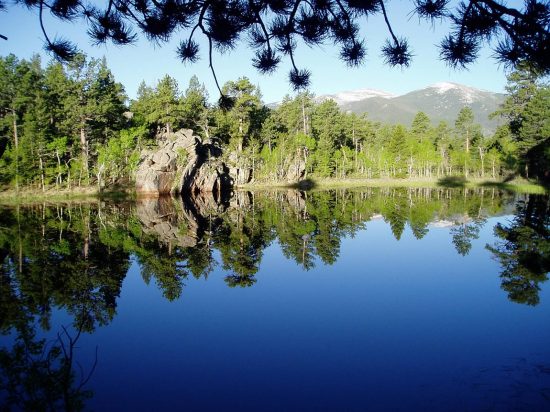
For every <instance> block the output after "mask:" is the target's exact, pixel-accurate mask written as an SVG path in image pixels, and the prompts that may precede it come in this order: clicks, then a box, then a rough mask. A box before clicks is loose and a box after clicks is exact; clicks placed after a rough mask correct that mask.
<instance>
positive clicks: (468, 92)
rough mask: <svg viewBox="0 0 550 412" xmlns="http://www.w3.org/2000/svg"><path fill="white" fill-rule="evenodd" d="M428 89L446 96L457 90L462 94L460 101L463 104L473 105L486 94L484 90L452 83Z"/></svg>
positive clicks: (438, 84) (436, 85) (433, 85)
mask: <svg viewBox="0 0 550 412" xmlns="http://www.w3.org/2000/svg"><path fill="white" fill-rule="evenodd" d="M426 89H427V90H430V91H431V90H434V91H435V92H436V93H437V94H445V93H447V92H449V91H451V90H456V91H457V92H458V93H459V94H460V100H461V101H462V102H463V103H473V102H475V101H476V100H480V99H482V98H483V95H484V93H486V92H485V91H484V90H479V89H474V88H473V87H468V86H464V85H461V84H456V83H450V82H439V83H435V84H432V85H431V86H428V87H427V88H426Z"/></svg>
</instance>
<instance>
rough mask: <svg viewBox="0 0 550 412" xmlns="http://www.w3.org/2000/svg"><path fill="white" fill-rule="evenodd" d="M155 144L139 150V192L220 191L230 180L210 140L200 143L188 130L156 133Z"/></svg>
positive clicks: (153, 193) (144, 193)
mask: <svg viewBox="0 0 550 412" xmlns="http://www.w3.org/2000/svg"><path fill="white" fill-rule="evenodd" d="M157 141H159V146H158V148H157V149H155V150H146V151H143V152H142V154H141V159H140V163H139V165H138V169H137V172H136V191H137V193H138V194H141V195H162V194H168V193H172V194H175V193H182V192H191V193H198V192H221V191H222V190H226V189H228V188H230V187H231V185H232V180H231V179H230V178H229V175H228V174H227V173H226V172H225V171H226V167H225V165H224V164H223V162H222V161H221V159H220V158H219V156H217V155H216V154H215V153H219V152H220V151H219V150H216V147H215V146H213V145H212V144H211V143H207V144H203V143H202V141H201V139H200V137H198V136H195V135H194V134H193V131H192V130H189V129H182V130H178V131H177V132H175V133H170V134H168V133H164V134H162V135H160V136H157Z"/></svg>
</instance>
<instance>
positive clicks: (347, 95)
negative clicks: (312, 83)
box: [318, 89, 396, 105]
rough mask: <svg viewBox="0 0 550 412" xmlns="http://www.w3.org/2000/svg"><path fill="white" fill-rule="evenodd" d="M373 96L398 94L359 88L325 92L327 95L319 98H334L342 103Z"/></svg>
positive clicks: (391, 96) (384, 96) (320, 99)
mask: <svg viewBox="0 0 550 412" xmlns="http://www.w3.org/2000/svg"><path fill="white" fill-rule="evenodd" d="M373 97H381V98H383V99H391V98H393V97H396V95H394V94H392V93H388V92H385V91H383V90H376V89H358V90H350V91H345V92H340V93H335V94H325V95H322V96H319V97H318V100H319V101H324V100H329V99H332V100H334V101H335V102H336V103H338V104H339V105H342V104H347V103H353V102H358V101H361V100H365V99H371V98H373Z"/></svg>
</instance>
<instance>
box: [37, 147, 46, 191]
mask: <svg viewBox="0 0 550 412" xmlns="http://www.w3.org/2000/svg"><path fill="white" fill-rule="evenodd" d="M38 165H39V168H40V181H41V183H42V192H45V191H46V186H45V183H44V162H43V161H42V155H39V156H38Z"/></svg>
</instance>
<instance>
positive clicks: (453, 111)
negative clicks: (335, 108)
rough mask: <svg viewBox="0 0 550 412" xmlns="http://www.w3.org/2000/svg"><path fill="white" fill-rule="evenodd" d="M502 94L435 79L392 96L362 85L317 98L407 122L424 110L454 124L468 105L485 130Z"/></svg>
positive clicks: (491, 127)
mask: <svg viewBox="0 0 550 412" xmlns="http://www.w3.org/2000/svg"><path fill="white" fill-rule="evenodd" d="M504 98H505V95H504V94H501V93H493V92H488V91H484V90H479V89H475V88H473V87H468V86H464V85H460V84H456V83H436V84H434V85H432V86H429V87H426V88H424V89H420V90H415V91H413V92H410V93H407V94H404V95H401V96H395V95H392V94H390V93H386V92H383V91H380V90H370V89H362V90H355V91H350V92H341V93H337V94H333V95H323V96H318V97H317V98H316V100H317V101H323V100H327V99H332V100H334V101H335V102H336V103H338V105H339V106H340V107H341V109H342V110H344V111H351V112H354V113H358V114H362V113H367V114H368V117H369V118H370V119H372V120H376V121H380V122H385V123H402V124H405V125H410V124H411V122H412V120H413V118H414V116H415V115H416V113H417V112H419V111H423V112H425V113H426V114H427V115H428V116H429V117H430V119H431V120H432V122H433V124H434V125H436V124H437V123H439V122H440V121H446V122H448V123H449V124H450V125H453V124H454V121H455V119H456V116H457V114H458V112H459V111H460V109H462V108H463V107H465V106H469V107H471V109H472V110H473V112H474V115H475V120H476V122H477V123H479V124H481V127H482V128H483V131H484V132H485V133H492V132H494V130H495V129H496V127H497V126H498V124H499V122H500V121H499V119H495V120H489V118H488V116H489V114H491V113H493V112H494V111H495V110H497V109H498V107H499V105H500V104H501V103H502V102H503V101H504Z"/></svg>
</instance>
